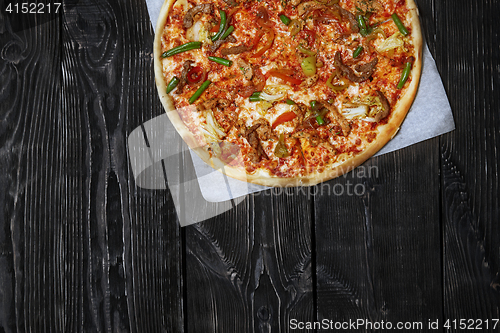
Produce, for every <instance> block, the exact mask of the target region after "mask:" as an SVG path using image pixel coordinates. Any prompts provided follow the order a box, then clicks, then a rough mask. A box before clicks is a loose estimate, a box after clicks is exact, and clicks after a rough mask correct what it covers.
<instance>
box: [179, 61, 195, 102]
mask: <svg viewBox="0 0 500 333" xmlns="http://www.w3.org/2000/svg"><path fill="white" fill-rule="evenodd" d="M192 64H194V61H192V60H186V61H184V64H183V65H182V72H181V75H180V78H179V84H178V85H177V89H176V90H175V93H176V94H177V95H179V94H182V90H183V89H184V86H185V85H186V83H187V74H188V72H189V70H190V69H191V65H192Z"/></svg>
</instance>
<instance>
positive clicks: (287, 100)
mask: <svg viewBox="0 0 500 333" xmlns="http://www.w3.org/2000/svg"><path fill="white" fill-rule="evenodd" d="M285 103H286V104H288V105H294V104H295V102H294V101H292V100H291V99H289V98H287V99H286V101H285Z"/></svg>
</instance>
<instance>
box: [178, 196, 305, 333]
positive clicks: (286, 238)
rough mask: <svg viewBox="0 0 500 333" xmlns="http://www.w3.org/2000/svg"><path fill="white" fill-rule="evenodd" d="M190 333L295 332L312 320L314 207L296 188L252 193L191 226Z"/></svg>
mask: <svg viewBox="0 0 500 333" xmlns="http://www.w3.org/2000/svg"><path fill="white" fill-rule="evenodd" d="M186 246H187V248H186V280H187V282H186V283H187V293H186V298H187V302H188V307H187V327H188V331H190V332H289V320H290V319H292V318H296V319H299V320H303V321H306V320H308V321H310V320H313V319H314V312H313V311H314V309H313V293H312V286H313V283H312V278H311V274H312V267H311V257H312V254H311V211H310V206H309V200H308V195H307V192H306V193H303V192H302V193H301V192H300V191H297V190H289V191H288V194H282V195H280V196H276V195H274V194H273V193H271V191H266V192H262V193H260V194H259V195H252V196H249V197H247V199H245V201H243V202H242V203H240V204H239V205H237V206H236V207H235V208H234V209H233V210H230V211H227V212H226V213H224V214H222V215H220V216H217V217H214V218H212V219H210V220H208V221H206V222H203V223H200V224H197V225H194V226H189V227H186Z"/></svg>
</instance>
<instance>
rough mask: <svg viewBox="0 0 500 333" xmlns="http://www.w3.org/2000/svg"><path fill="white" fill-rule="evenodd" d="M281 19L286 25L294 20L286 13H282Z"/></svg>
mask: <svg viewBox="0 0 500 333" xmlns="http://www.w3.org/2000/svg"><path fill="white" fill-rule="evenodd" d="M280 20H281V22H283V24H284V25H289V24H290V22H292V20H290V18H288V16H286V15H280Z"/></svg>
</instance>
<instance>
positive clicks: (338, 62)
mask: <svg viewBox="0 0 500 333" xmlns="http://www.w3.org/2000/svg"><path fill="white" fill-rule="evenodd" d="M333 59H334V62H335V66H336V67H338V68H339V69H340V71H341V72H342V74H343V75H344V76H345V77H347V78H348V79H349V80H351V81H352V82H356V83H361V82H364V81H366V80H368V79H369V78H370V76H372V74H373V72H375V69H376V65H377V63H378V58H376V57H375V58H374V59H373V60H372V61H370V62H369V63H366V64H363V65H356V70H357V71H358V72H360V73H361V74H360V75H359V76H358V75H356V73H354V70H353V69H352V68H351V67H349V66H347V65H345V64H344V63H343V62H342V57H341V55H340V51H337V52H336V53H335V57H334V58H333Z"/></svg>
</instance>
